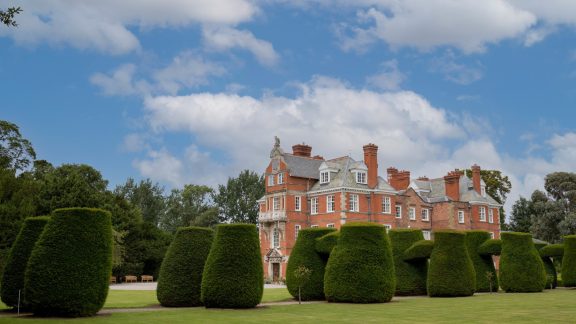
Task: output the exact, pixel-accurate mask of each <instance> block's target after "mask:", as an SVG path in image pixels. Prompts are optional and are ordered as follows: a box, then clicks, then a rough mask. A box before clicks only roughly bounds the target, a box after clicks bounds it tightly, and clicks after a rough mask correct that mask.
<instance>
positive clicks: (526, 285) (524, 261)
mask: <svg viewBox="0 0 576 324" xmlns="http://www.w3.org/2000/svg"><path fill="white" fill-rule="evenodd" d="M500 236H501V237H502V254H501V256H500V286H501V287H502V289H503V290H504V291H506V292H541V291H542V290H544V287H545V285H546V271H545V270H544V262H543V261H542V258H541V257H540V254H539V253H538V251H537V250H536V248H535V247H534V243H533V242H532V235H530V234H528V233H519V232H504V233H501V235H500Z"/></svg>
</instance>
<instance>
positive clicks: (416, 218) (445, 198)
mask: <svg viewBox="0 0 576 324" xmlns="http://www.w3.org/2000/svg"><path fill="white" fill-rule="evenodd" d="M311 153H312V148H311V147H310V146H308V145H305V144H298V145H294V146H293V147H292V153H285V152H284V151H283V150H282V148H281V147H280V141H279V140H278V139H277V138H276V143H275V145H274V148H273V149H272V151H271V153H270V164H269V165H268V167H267V168H266V172H265V177H266V194H265V196H264V197H262V198H261V199H260V200H259V204H260V214H259V218H258V221H259V228H260V246H261V249H262V251H261V252H262V258H263V262H264V273H265V276H266V277H267V278H269V279H270V280H273V281H277V280H279V279H281V278H285V276H286V263H287V262H288V258H289V256H290V252H291V251H292V247H293V246H294V242H295V241H296V237H297V236H298V231H299V230H301V229H304V228H309V227H335V228H340V226H341V225H342V224H345V223H347V222H355V221H363V222H375V223H378V224H382V226H385V227H386V228H388V229H390V228H420V229H422V231H423V233H424V237H425V238H426V239H431V238H432V237H433V232H434V230H436V229H447V228H451V229H458V230H467V229H481V230H486V231H489V232H490V233H492V235H493V237H494V238H499V234H500V222H499V214H498V211H499V208H500V204H498V203H497V202H496V201H495V200H494V199H493V198H492V197H490V196H489V195H487V194H486V191H485V190H484V187H485V184H484V181H482V179H481V178H480V167H479V166H477V165H474V166H472V179H470V178H468V177H466V176H465V175H463V172H461V171H459V170H455V171H450V172H448V173H447V174H446V175H445V176H444V177H441V178H436V179H428V178H418V179H411V178H410V172H409V171H399V170H398V169H396V168H393V167H389V168H388V169H387V170H386V171H387V177H386V179H384V178H382V177H380V176H379V175H378V146H376V145H374V144H368V145H365V146H364V160H363V161H356V160H354V159H352V158H351V157H349V156H343V157H339V158H335V159H331V160H326V159H324V158H322V157H320V156H312V154H311Z"/></svg>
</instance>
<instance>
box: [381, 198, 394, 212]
mask: <svg viewBox="0 0 576 324" xmlns="http://www.w3.org/2000/svg"><path fill="white" fill-rule="evenodd" d="M391 211H392V204H391V203H390V197H382V212H383V213H384V214H390V213H391Z"/></svg>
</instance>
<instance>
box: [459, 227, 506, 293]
mask: <svg viewBox="0 0 576 324" xmlns="http://www.w3.org/2000/svg"><path fill="white" fill-rule="evenodd" d="M488 240H490V233H488V232H486V231H467V232H466V247H467V249H468V255H469V256H470V259H471V260H472V264H473V265H474V271H475V273H476V289H475V290H476V292H492V291H498V275H497V274H496V268H495V267H494V260H492V256H491V255H481V254H479V253H478V248H479V247H480V246H481V245H482V244H484V242H486V241H488Z"/></svg>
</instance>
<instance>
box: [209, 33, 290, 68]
mask: <svg viewBox="0 0 576 324" xmlns="http://www.w3.org/2000/svg"><path fill="white" fill-rule="evenodd" d="M203 38H204V43H205V45H206V46H207V47H208V48H209V49H212V50H215V51H227V50H230V49H233V48H240V49H244V50H247V51H249V52H250V53H252V54H253V55H254V56H255V57H256V59H257V60H258V62H260V63H261V64H264V65H267V66H273V65H276V63H278V60H279V59H280V57H279V55H278V53H276V51H275V50H274V47H273V46H272V44H271V43H270V42H267V41H264V40H261V39H258V38H256V37H255V36H254V34H252V33H251V32H249V31H247V30H238V29H234V28H230V27H226V26H219V27H215V26H206V27H204V28H203Z"/></svg>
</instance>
